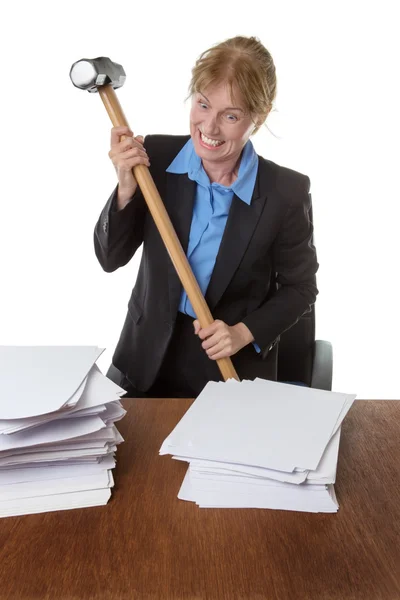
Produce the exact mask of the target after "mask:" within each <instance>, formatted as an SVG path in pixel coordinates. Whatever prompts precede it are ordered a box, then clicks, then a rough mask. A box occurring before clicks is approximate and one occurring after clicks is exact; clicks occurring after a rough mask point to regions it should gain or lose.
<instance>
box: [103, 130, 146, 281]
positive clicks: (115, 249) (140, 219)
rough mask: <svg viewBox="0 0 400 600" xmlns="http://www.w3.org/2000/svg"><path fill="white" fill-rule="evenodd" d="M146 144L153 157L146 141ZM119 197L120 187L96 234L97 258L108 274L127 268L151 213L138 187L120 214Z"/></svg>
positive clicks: (108, 206) (116, 190) (108, 201)
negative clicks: (120, 268)
mask: <svg viewBox="0 0 400 600" xmlns="http://www.w3.org/2000/svg"><path fill="white" fill-rule="evenodd" d="M143 145H144V147H145V148H146V150H147V152H148V154H149V157H150V152H149V149H148V148H147V146H146V139H145V140H144V143H143ZM150 172H151V171H150ZM117 195H118V185H117V186H116V188H115V189H114V191H113V192H112V194H111V196H110V197H109V199H108V200H107V202H106V205H105V206H104V208H103V210H102V211H101V214H100V217H99V218H98V220H97V223H96V225H95V228H94V235H93V238H94V250H95V254H96V257H97V259H98V261H99V263H100V265H101V266H102V268H103V270H104V271H106V272H107V273H111V272H112V271H115V270H116V269H118V268H119V267H122V266H124V265H126V264H127V263H128V262H129V261H130V260H131V258H132V257H133V255H134V254H135V252H136V250H137V249H138V248H139V246H140V245H141V244H142V242H143V229H144V223H145V219H146V215H147V212H148V208H147V204H146V201H145V199H144V197H143V194H142V192H141V190H140V188H139V186H138V187H137V189H136V192H135V194H134V195H133V196H132V198H131V200H130V201H129V202H128V204H127V205H126V206H125V207H124V208H123V209H122V210H120V211H117Z"/></svg>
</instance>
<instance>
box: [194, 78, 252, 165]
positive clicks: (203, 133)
mask: <svg viewBox="0 0 400 600" xmlns="http://www.w3.org/2000/svg"><path fill="white" fill-rule="evenodd" d="M244 106H245V105H244V102H243V101H242V98H241V95H240V93H239V92H238V91H236V92H235V102H234V103H232V99H231V97H230V93H229V87H228V85H227V84H223V83H222V84H219V85H218V86H214V87H212V88H208V89H206V90H202V91H201V92H195V93H194V94H193V96H192V107H191V111H190V135H191V137H192V140H193V144H194V148H195V151H196V154H197V155H198V156H200V158H202V159H205V160H207V161H217V162H223V161H226V160H229V159H230V158H232V159H233V158H235V157H236V158H237V157H238V155H239V154H240V152H241V151H242V148H243V147H244V145H245V144H246V142H247V140H248V139H249V137H250V135H251V133H252V132H253V130H254V127H255V124H254V122H253V120H252V118H251V117H250V115H249V114H246V112H245V108H244Z"/></svg>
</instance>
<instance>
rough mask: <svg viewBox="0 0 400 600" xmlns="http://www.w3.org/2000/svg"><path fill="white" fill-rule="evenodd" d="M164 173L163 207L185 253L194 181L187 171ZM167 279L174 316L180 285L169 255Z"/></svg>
mask: <svg viewBox="0 0 400 600" xmlns="http://www.w3.org/2000/svg"><path fill="white" fill-rule="evenodd" d="M166 175H167V182H166V191H165V197H164V203H165V207H166V209H167V211H168V214H169V216H170V219H171V221H172V224H173V226H174V229H175V231H176V234H177V236H178V238H179V240H180V242H181V244H182V248H183V250H184V252H185V254H186V253H187V248H188V244H189V233H190V227H191V224H192V215H193V206H194V199H195V194H196V182H195V181H192V180H191V179H189V177H188V175H187V173H182V174H176V173H168V172H167V174H166ZM168 281H169V300H170V307H171V317H172V318H175V314H176V312H177V310H178V306H179V300H180V296H181V291H182V287H181V281H180V279H179V277H178V274H177V272H176V270H175V267H174V265H173V263H172V260H171V259H170V258H169V257H168Z"/></svg>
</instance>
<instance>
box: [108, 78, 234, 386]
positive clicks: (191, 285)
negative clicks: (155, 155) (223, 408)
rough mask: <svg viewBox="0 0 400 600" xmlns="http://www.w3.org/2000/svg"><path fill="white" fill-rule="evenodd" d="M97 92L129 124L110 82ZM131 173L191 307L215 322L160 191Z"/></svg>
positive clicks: (225, 362) (225, 369)
mask: <svg viewBox="0 0 400 600" xmlns="http://www.w3.org/2000/svg"><path fill="white" fill-rule="evenodd" d="M98 92H99V94H100V97H101V99H102V101H103V103H104V106H105V108H106V110H107V112H108V115H109V117H110V119H111V122H112V124H113V126H114V127H120V126H121V125H125V126H127V127H129V125H128V121H127V119H126V117H125V115H124V113H123V111H122V107H121V105H120V103H119V100H118V98H117V95H116V93H115V90H114V88H113V87H112V86H111V85H104V86H99V87H98ZM133 174H134V176H135V178H136V181H137V182H138V185H139V187H140V189H141V191H142V194H143V196H144V199H145V200H146V203H147V206H148V207H149V211H150V213H151V215H152V217H153V219H154V222H155V224H156V226H157V229H158V231H159V232H160V235H161V238H162V240H163V242H164V244H165V247H166V248H167V251H168V254H169V256H170V258H171V260H172V263H173V265H174V267H175V270H176V272H177V274H178V277H179V279H180V280H181V282H182V285H183V287H184V289H185V291H186V293H187V295H188V298H189V300H190V302H191V304H192V306H193V309H194V312H195V313H196V315H197V318H198V320H199V323H200V326H201V327H202V328H203V327H208V326H209V325H211V324H212V323H213V322H214V319H213V317H212V315H211V312H210V309H209V308H208V306H207V303H206V301H205V299H204V297H203V294H202V292H201V289H200V287H199V284H198V283H197V280H196V278H195V276H194V274H193V271H192V269H191V268H190V264H189V261H188V260H187V258H186V254H185V252H184V251H183V248H182V245H181V243H180V241H179V238H178V236H177V235H176V232H175V229H174V227H173V225H172V223H171V219H170V218H169V215H168V213H167V211H166V209H165V206H164V204H163V201H162V199H161V196H160V194H159V193H158V190H157V188H156V185H155V183H154V180H153V178H152V176H151V174H150V171H149V169H148V168H147V166H146V165H137V166H136V167H134V168H133ZM217 364H218V367H219V369H220V371H221V374H222V377H223V378H224V380H225V381H226V380H227V379H231V378H233V379H237V380H238V381H239V377H238V374H237V373H236V370H235V368H234V366H233V364H232V361H231V359H230V358H220V359H219V360H217Z"/></svg>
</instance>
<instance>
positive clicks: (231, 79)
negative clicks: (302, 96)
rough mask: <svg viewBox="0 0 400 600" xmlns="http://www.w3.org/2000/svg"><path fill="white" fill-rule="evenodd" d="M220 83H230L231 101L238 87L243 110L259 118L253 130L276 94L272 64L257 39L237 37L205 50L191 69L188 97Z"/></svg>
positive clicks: (258, 125) (261, 120)
mask: <svg viewBox="0 0 400 600" xmlns="http://www.w3.org/2000/svg"><path fill="white" fill-rule="evenodd" d="M222 82H226V83H227V84H228V85H229V90H230V95H231V99H232V101H233V100H234V90H233V88H234V86H237V89H238V90H239V91H240V93H241V94H242V96H243V99H244V102H245V109H246V112H247V113H248V114H249V115H250V116H251V118H252V119H253V121H254V122H255V121H256V120H258V124H256V127H255V129H254V130H253V134H254V133H256V132H257V131H258V129H259V128H260V126H261V124H262V123H263V122H264V121H265V119H266V118H267V116H268V114H269V112H270V111H271V109H272V105H273V102H274V100H275V97H276V73H275V64H274V61H273V59H272V56H271V54H270V53H269V52H268V50H267V49H266V48H265V47H264V46H263V44H262V43H261V42H260V41H259V39H258V38H256V37H243V36H236V37H233V38H230V39H228V40H225V41H224V42H221V43H219V44H216V45H215V46H212V47H211V48H208V50H205V51H204V52H203V53H202V54H201V55H200V56H199V58H198V59H197V61H196V63H195V65H194V67H193V69H192V79H191V81H190V84H189V96H188V98H190V97H191V96H192V95H193V94H194V93H196V92H201V91H203V90H205V89H206V88H208V87H210V86H213V85H216V84H219V83H222ZM188 98H186V100H187V99H188Z"/></svg>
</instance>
